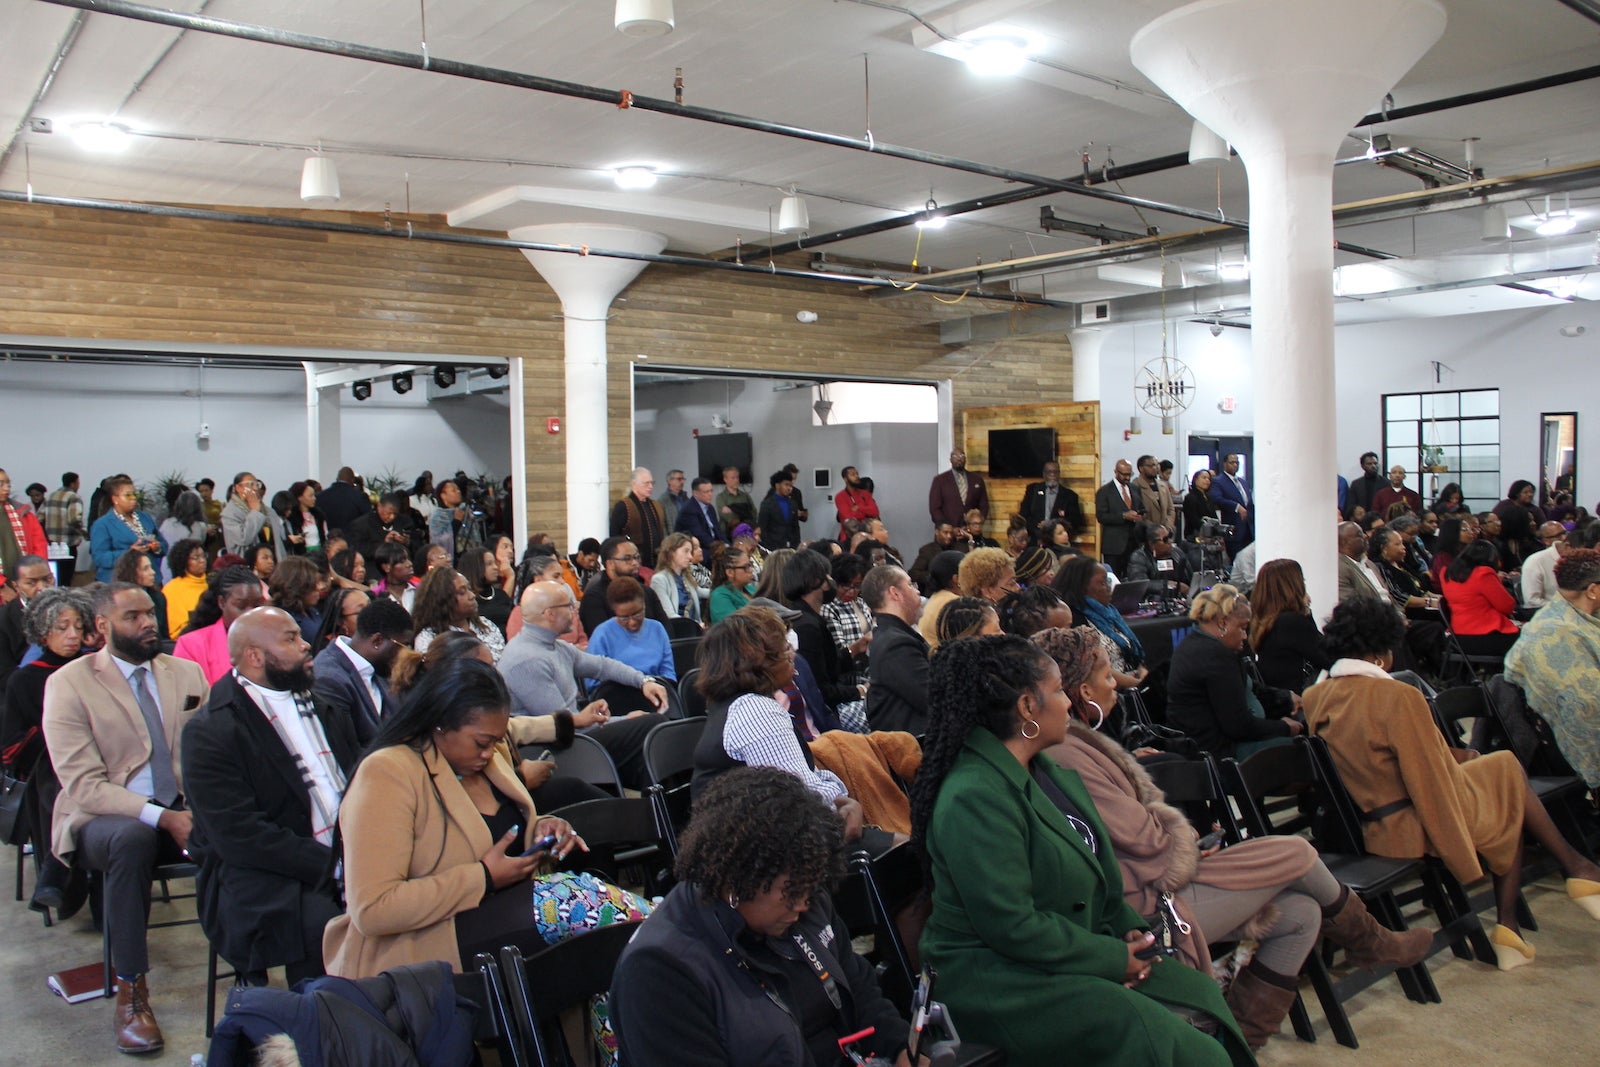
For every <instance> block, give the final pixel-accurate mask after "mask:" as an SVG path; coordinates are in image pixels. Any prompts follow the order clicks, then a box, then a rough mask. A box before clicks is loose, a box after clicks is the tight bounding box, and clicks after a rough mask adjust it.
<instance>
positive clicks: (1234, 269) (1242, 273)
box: [1217, 259, 1250, 282]
mask: <svg viewBox="0 0 1600 1067" xmlns="http://www.w3.org/2000/svg"><path fill="white" fill-rule="evenodd" d="M1217 276H1218V277H1219V278H1221V279H1223V280H1224V281H1230V282H1242V281H1244V280H1245V279H1246V278H1248V277H1250V261H1249V260H1248V259H1239V260H1233V261H1231V262H1228V263H1222V264H1219V265H1218V267H1217Z"/></svg>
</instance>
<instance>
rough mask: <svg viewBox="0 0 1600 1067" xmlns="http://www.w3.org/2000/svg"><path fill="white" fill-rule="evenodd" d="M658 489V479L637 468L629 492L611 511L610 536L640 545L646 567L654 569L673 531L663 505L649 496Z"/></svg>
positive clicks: (630, 481)
mask: <svg viewBox="0 0 1600 1067" xmlns="http://www.w3.org/2000/svg"><path fill="white" fill-rule="evenodd" d="M655 487H656V480H655V476H654V475H652V474H651V473H650V472H649V470H647V469H646V468H644V467H635V468H634V469H633V477H632V478H631V479H630V480H629V482H628V491H627V492H626V493H624V494H623V496H622V499H621V500H619V501H617V503H616V506H615V507H613V508H612V509H611V536H612V537H627V538H628V539H629V540H630V541H632V542H633V543H634V544H635V545H637V546H638V552H639V555H640V556H641V557H642V558H643V559H644V560H646V561H647V562H646V563H645V564H644V565H645V566H647V567H653V566H655V562H656V555H657V554H658V553H659V552H660V551H661V542H662V539H663V538H665V537H666V536H667V531H669V530H670V529H671V527H670V526H668V525H667V516H666V513H665V512H664V511H662V510H661V505H660V503H658V502H657V501H655V500H653V499H651V497H650V494H651V492H652V491H654V489H655Z"/></svg>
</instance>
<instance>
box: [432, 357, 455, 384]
mask: <svg viewBox="0 0 1600 1067" xmlns="http://www.w3.org/2000/svg"><path fill="white" fill-rule="evenodd" d="M433 384H434V385H437V386H438V387H439V388H440V389H448V388H450V387H451V386H452V385H454V384H456V369H455V368H454V367H452V366H451V365H450V364H448V363H444V364H441V365H439V366H437V367H435V368H433Z"/></svg>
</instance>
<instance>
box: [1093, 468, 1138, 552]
mask: <svg viewBox="0 0 1600 1067" xmlns="http://www.w3.org/2000/svg"><path fill="white" fill-rule="evenodd" d="M1112 469H1113V471H1114V472H1115V475H1114V477H1113V478H1112V480H1111V481H1109V482H1107V483H1106V484H1105V485H1102V486H1101V487H1100V489H1099V490H1098V491H1097V492H1096V493H1095V494H1094V516H1095V518H1096V519H1098V520H1100V558H1101V559H1102V560H1104V561H1105V562H1107V563H1109V564H1111V569H1112V570H1114V571H1116V572H1117V573H1118V574H1125V573H1127V570H1128V553H1129V552H1131V551H1132V550H1133V548H1134V547H1135V542H1134V537H1133V532H1134V527H1135V526H1137V525H1138V524H1139V523H1141V522H1143V521H1144V515H1143V513H1141V512H1140V511H1139V502H1138V499H1137V498H1136V497H1135V496H1134V494H1133V486H1132V482H1133V464H1131V463H1129V462H1128V461H1127V460H1125V459H1119V460H1117V465H1116V466H1115V467H1114V468H1112Z"/></svg>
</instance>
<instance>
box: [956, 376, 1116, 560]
mask: <svg viewBox="0 0 1600 1067" xmlns="http://www.w3.org/2000/svg"><path fill="white" fill-rule="evenodd" d="M1031 427H1048V428H1050V429H1052V430H1054V431H1055V432H1056V459H1057V462H1058V463H1060V465H1061V484H1062V485H1065V486H1066V487H1067V488H1068V489H1071V490H1072V491H1073V492H1074V493H1077V494H1078V503H1079V505H1080V506H1081V507H1082V508H1083V515H1084V519H1085V522H1084V532H1083V533H1082V534H1081V535H1080V536H1079V537H1077V538H1075V539H1074V540H1073V544H1075V545H1077V546H1078V547H1079V548H1080V549H1082V550H1083V551H1084V552H1087V553H1089V554H1090V555H1093V556H1096V557H1098V556H1099V555H1100V526H1099V524H1098V523H1097V522H1095V521H1094V492H1095V490H1096V489H1098V488H1099V487H1100V402H1099V401H1097V400H1091V401H1088V402H1086V403H1085V402H1077V403H1068V404H1013V405H1010V406H1007V407H987V408H968V409H967V410H966V412H965V415H964V419H963V424H962V433H961V437H962V440H963V441H965V442H966V449H967V466H969V467H974V468H977V469H978V470H982V471H987V470H988V469H989V431H990V430H1020V429H1023V428H1031ZM1039 478H1040V476H1039V475H1038V474H1035V475H1032V476H1031V477H1028V478H995V477H990V479H989V522H988V534H989V536H990V537H993V538H995V539H996V540H998V541H1000V542H1001V543H1002V544H1003V543H1004V542H1005V531H1006V525H1007V524H1008V523H1009V522H1010V520H1011V516H1012V515H1014V514H1016V513H1017V511H1018V510H1019V509H1020V508H1021V507H1022V491H1023V489H1024V488H1025V487H1026V486H1027V484H1028V483H1029V482H1036V481H1039Z"/></svg>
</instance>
